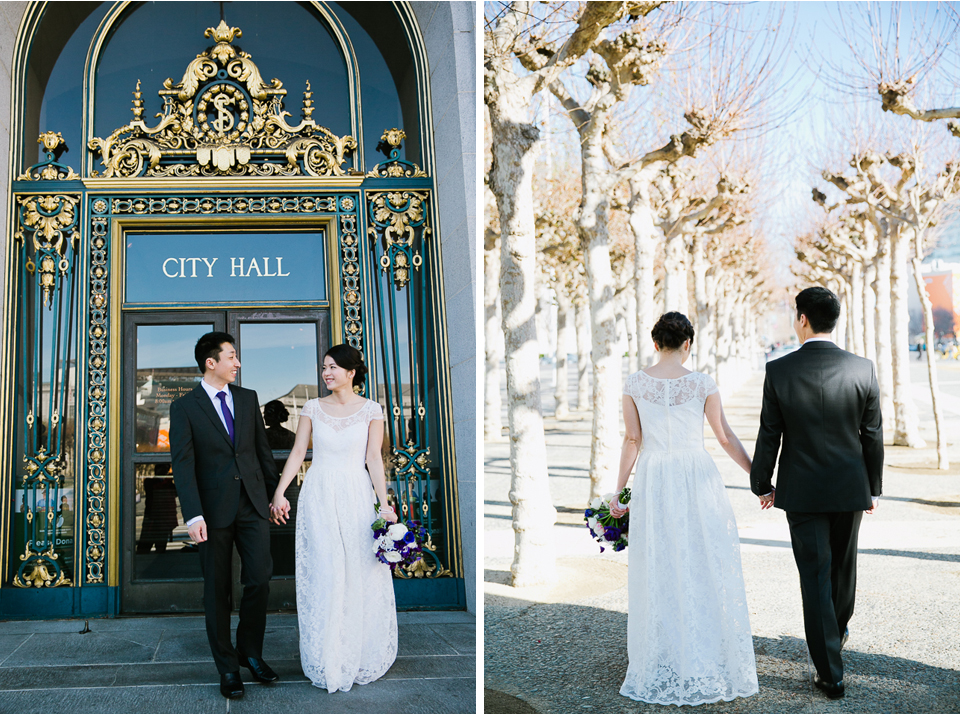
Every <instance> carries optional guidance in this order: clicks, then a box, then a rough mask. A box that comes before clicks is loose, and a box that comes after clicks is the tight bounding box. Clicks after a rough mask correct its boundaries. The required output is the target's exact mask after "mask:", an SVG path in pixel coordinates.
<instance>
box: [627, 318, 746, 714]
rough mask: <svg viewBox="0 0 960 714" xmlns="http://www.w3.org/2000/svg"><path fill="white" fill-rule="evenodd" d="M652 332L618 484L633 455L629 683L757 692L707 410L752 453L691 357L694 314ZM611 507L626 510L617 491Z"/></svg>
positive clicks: (671, 693) (735, 444)
mask: <svg viewBox="0 0 960 714" xmlns="http://www.w3.org/2000/svg"><path fill="white" fill-rule="evenodd" d="M652 335H653V341H654V345H655V347H656V350H657V352H658V353H659V356H660V358H659V361H658V362H657V364H655V365H654V366H652V367H650V368H648V369H647V370H644V371H640V372H636V373H635V374H632V375H630V376H629V377H628V378H627V381H626V384H625V386H624V398H623V419H624V422H625V424H626V436H625V438H624V442H623V449H622V451H621V456H620V478H619V480H618V482H617V492H618V493H619V492H620V491H622V490H623V488H624V486H626V484H627V479H628V478H629V476H630V471H631V470H632V469H633V465H634V462H636V464H637V468H636V476H635V477H634V481H633V490H632V497H631V500H630V503H629V506H628V508H629V511H630V546H629V551H630V553H629V559H628V566H629V571H628V594H629V614H628V619H627V623H628V624H627V653H628V657H629V664H628V667H627V675H626V679H625V680H624V682H623V686H622V687H621V688H620V693H621V694H622V695H624V696H627V697H630V698H631V699H637V700H639V701H642V702H649V703H651V704H677V705H683V704H704V703H708V702H716V701H719V700H721V699H722V700H724V701H730V700H731V699H734V698H736V697H747V696H750V695H752V694H756V693H757V691H758V684H757V669H756V661H755V659H754V654H753V639H752V637H751V634H750V620H749V615H748V613H747V603H746V593H745V590H744V585H743V574H742V571H741V569H740V540H739V537H738V535H737V524H736V521H735V520H734V515H733V509H732V508H731V506H730V501H729V499H728V498H727V494H726V491H725V489H724V485H723V481H722V480H721V478H720V472H719V471H718V470H717V467H716V464H714V462H713V459H712V458H711V457H710V455H709V454H708V453H707V452H706V451H705V450H704V447H703V417H704V414H706V417H707V421H708V422H709V423H710V427H711V428H712V429H713V433H714V434H715V435H716V437H717V440H718V441H719V442H720V445H721V446H722V447H723V450H724V451H726V452H727V454H728V455H729V456H730V458H732V459H733V460H734V461H735V462H736V463H737V464H738V465H739V466H740V467H741V468H743V470H744V471H746V472H747V473H749V472H750V457H749V456H748V455H747V453H746V451H744V448H743V446H742V445H741V444H740V441H739V439H737V437H736V435H735V434H734V433H733V431H732V430H731V429H730V426H729V424H727V420H726V417H725V416H724V414H723V407H722V406H721V404H720V395H719V393H718V392H717V385H716V383H715V382H714V381H713V379H711V378H710V377H709V376H708V375H706V374H702V373H700V372H691V371H690V370H687V369H685V368H684V367H683V363H684V362H685V361H686V360H687V358H688V357H689V356H690V346H691V344H692V343H693V326H692V325H691V324H690V321H689V320H688V319H687V318H686V317H685V316H684V315H682V314H680V313H679V312H668V313H667V314H665V315H663V316H662V317H661V318H660V320H659V321H658V322H657V324H656V325H655V326H654V328H653V332H652ZM641 443H642V445H643V450H642V452H641V451H640V446H641ZM638 453H639V459H638V458H637V455H638ZM610 511H611V514H612V515H614V516H616V517H620V516H622V515H623V514H624V513H626V510H625V509H622V508H620V507H619V504H618V503H617V502H615V503H613V504H611V509H610Z"/></svg>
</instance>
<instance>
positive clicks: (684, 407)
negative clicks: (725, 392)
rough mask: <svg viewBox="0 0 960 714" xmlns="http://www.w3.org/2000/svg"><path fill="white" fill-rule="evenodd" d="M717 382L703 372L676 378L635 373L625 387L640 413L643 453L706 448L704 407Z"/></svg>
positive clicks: (628, 378)
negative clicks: (704, 441)
mask: <svg viewBox="0 0 960 714" xmlns="http://www.w3.org/2000/svg"><path fill="white" fill-rule="evenodd" d="M716 391H717V383H716V382H714V381H713V379H712V378H711V377H710V376H709V375H706V374H703V373H702V372H690V374H685V375H684V376H682V377H677V378H676V379H658V378H657V377H651V376H650V375H649V374H647V373H646V372H643V371H641V372H634V373H633V374H631V375H630V376H629V377H627V381H626V383H625V384H624V387H623V393H624V394H626V395H628V396H630V397H633V402H634V404H636V405H637V412H638V413H639V414H640V427H641V429H642V430H643V442H642V443H643V450H644V451H645V452H646V451H675V450H685V449H702V448H703V405H704V402H706V400H707V397H709V396H710V395H711V394H713V393H714V392H716Z"/></svg>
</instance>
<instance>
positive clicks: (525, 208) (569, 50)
mask: <svg viewBox="0 0 960 714" xmlns="http://www.w3.org/2000/svg"><path fill="white" fill-rule="evenodd" d="M533 8H534V3H529V2H514V3H510V4H508V5H504V6H502V7H501V8H500V9H499V10H497V11H495V12H494V14H493V16H492V17H488V18H487V23H486V28H485V32H484V45H483V50H484V75H483V77H484V93H483V95H484V103H485V104H486V106H487V108H488V110H489V118H490V133H491V151H492V154H493V161H492V165H491V168H490V188H491V190H492V191H493V194H494V196H495V197H496V201H497V210H498V212H499V215H500V240H501V245H500V256H501V263H500V295H501V308H502V312H503V315H502V319H503V332H504V343H505V357H504V358H505V363H506V371H507V399H508V404H507V412H508V417H509V426H510V470H511V485H510V502H511V503H512V504H513V529H514V536H515V541H516V544H515V547H514V560H513V564H512V565H511V567H510V571H511V573H512V583H513V585H515V586H526V585H536V584H540V583H548V582H553V581H554V580H555V579H556V569H555V555H554V549H553V543H552V538H551V530H552V525H553V523H554V522H555V521H556V510H555V509H554V507H553V504H552V503H551V500H550V490H549V485H548V481H547V470H546V463H547V458H546V446H545V443H544V436H543V417H542V414H541V411H540V361H539V350H538V347H537V341H536V324H535V319H534V317H535V311H536V300H535V297H534V283H535V275H534V273H535V262H536V258H535V255H536V238H535V230H534V216H533V183H532V179H533V163H534V158H535V153H536V152H535V150H536V147H537V143H538V140H539V136H540V132H539V130H538V129H537V127H536V125H535V124H534V122H533V110H532V106H531V102H532V99H533V97H534V96H535V95H536V94H538V93H539V92H540V91H541V90H542V89H543V88H544V87H545V86H546V85H548V84H549V83H550V82H552V81H553V80H554V79H555V78H556V77H557V76H559V74H560V72H562V71H563V70H564V68H565V67H567V66H569V65H570V64H571V63H573V62H576V61H577V60H578V59H579V58H580V57H581V56H582V55H583V53H584V52H586V51H587V49H588V48H589V47H590V46H591V45H592V44H593V43H594V42H595V41H596V38H597V37H598V35H599V34H600V33H601V32H602V31H603V29H604V28H605V27H606V26H607V25H608V24H610V23H611V22H614V21H616V20H617V19H618V18H619V17H620V16H621V15H622V14H623V12H624V7H623V3H619V2H596V3H589V4H585V5H584V6H583V8H582V9H581V14H580V16H579V18H576V19H575V21H574V30H573V32H571V33H569V34H568V35H567V36H566V38H565V39H564V40H563V41H562V42H560V43H559V44H558V46H557V47H556V50H555V51H554V52H553V56H552V57H551V58H550V59H549V60H548V61H546V62H544V63H542V64H541V66H540V67H539V68H538V69H537V70H536V71H534V72H528V73H525V74H523V75H521V74H519V73H518V72H517V71H516V70H517V67H516V64H515V58H516V54H515V53H516V52H520V53H523V52H526V51H527V49H526V48H528V47H529V48H531V49H532V48H533V46H532V45H530V39H531V26H532V25H537V23H536V22H535V19H536V18H535V17H534V15H533V13H532V10H533ZM543 27H547V28H549V24H548V23H539V25H538V28H539V29H542V28H543Z"/></svg>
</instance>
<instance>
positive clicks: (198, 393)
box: [193, 384, 237, 446]
mask: <svg viewBox="0 0 960 714" xmlns="http://www.w3.org/2000/svg"><path fill="white" fill-rule="evenodd" d="M193 395H194V396H195V397H196V398H197V402H199V404H200V411H202V412H203V413H204V414H205V415H206V416H207V418H208V419H209V420H210V421H211V422H213V427H214V429H216V430H217V431H218V432H219V433H220V436H222V437H223V438H224V439H226V441H227V443H228V444H230V445H231V446H233V444H232V443H231V441H230V434H228V433H227V427H225V426H224V425H223V422H222V421H220V415H219V414H217V410H216V409H215V408H214V406H213V402H211V401H210V397H209V396H207V393H206V391H205V390H204V388H203V385H201V384H198V385H197V388H196V389H194V390H193ZM233 398H234V402H233V405H234V406H233V410H234V411H237V406H236V405H237V402H236V398H237V397H236V393H234V397H233ZM233 433H234V434H236V433H237V422H236V419H234V422H233Z"/></svg>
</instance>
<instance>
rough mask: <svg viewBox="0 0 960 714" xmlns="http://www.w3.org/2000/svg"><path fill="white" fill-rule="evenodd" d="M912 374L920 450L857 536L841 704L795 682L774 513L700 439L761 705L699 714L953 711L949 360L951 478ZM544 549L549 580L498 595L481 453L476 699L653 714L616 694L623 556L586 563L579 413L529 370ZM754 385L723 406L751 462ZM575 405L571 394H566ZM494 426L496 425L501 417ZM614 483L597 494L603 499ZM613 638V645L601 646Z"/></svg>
mask: <svg viewBox="0 0 960 714" xmlns="http://www.w3.org/2000/svg"><path fill="white" fill-rule="evenodd" d="M925 370H926V368H925V363H921V362H914V363H913V364H911V379H912V382H913V385H912V388H913V392H914V399H915V402H916V404H917V407H918V410H919V415H920V424H921V433H922V435H923V436H924V438H925V439H926V441H927V444H928V446H927V447H926V448H924V449H907V448H902V447H892V446H890V445H889V439H888V440H887V443H888V446H887V449H886V464H885V471H884V496H883V498H882V499H881V501H880V506H879V508H878V509H877V512H876V513H875V514H874V515H872V516H865V517H864V523H863V526H862V528H861V532H860V543H859V547H860V551H859V552H860V557H859V559H858V563H859V567H858V587H857V605H856V608H857V609H856V613H855V615H854V617H853V620H852V621H851V624H850V630H851V637H850V641H849V642H848V643H847V646H846V648H845V650H844V663H845V667H846V674H845V684H846V687H847V692H846V697H845V698H844V699H840V700H837V701H830V700H828V699H827V698H826V697H825V696H824V695H823V694H821V693H820V692H819V691H818V690H815V689H814V688H813V687H812V685H811V684H810V682H809V677H810V674H811V670H810V669H809V667H808V665H807V658H806V644H805V641H804V633H803V617H802V612H801V605H800V589H799V579H798V576H797V571H796V565H795V563H794V560H793V553H792V550H791V547H790V538H789V531H788V528H787V524H786V519H785V517H784V515H783V512H782V511H779V510H777V509H770V510H767V511H761V510H760V508H759V505H758V502H757V499H756V497H754V496H753V495H752V494H751V492H750V488H749V478H748V477H747V475H746V474H745V473H744V472H743V471H742V470H740V469H739V467H737V466H736V465H735V464H734V463H733V462H732V461H731V460H730V459H729V457H727V456H726V455H725V454H724V453H723V451H722V449H721V448H720V447H719V445H718V444H717V443H716V441H715V439H714V438H713V435H712V433H711V432H710V430H709V427H707V428H706V435H707V440H706V444H707V449H708V451H709V452H710V453H711V454H712V455H713V457H714V459H715V460H716V462H717V465H718V466H719V468H720V471H721V474H722V476H723V479H724V483H725V484H726V487H727V494H728V495H729V497H730V501H731V503H732V505H733V508H734V511H735V513H736V517H737V522H738V526H739V532H740V541H741V554H742V563H743V571H744V580H745V583H746V590H747V602H748V606H749V608H750V621H751V629H752V632H753V636H754V648H755V652H756V657H757V670H758V676H759V681H760V693H759V694H757V695H754V696H752V697H749V698H745V699H736V700H734V701H733V702H718V703H716V704H707V705H701V706H700V707H698V711H706V712H712V711H717V712H751V713H760V712H762V713H770V714H772V713H780V712H791V713H793V712H798V713H803V714H814V713H817V714H819V713H821V712H856V713H860V712H891V713H896V714H947V713H948V712H949V713H950V714H957V712H960V617H958V604H960V363H958V362H955V361H944V362H940V363H938V377H939V380H940V382H941V385H942V386H943V388H944V392H945V395H946V397H947V398H946V399H945V401H946V402H947V403H946V404H945V405H944V407H945V408H944V415H945V419H946V424H947V433H948V435H949V437H948V439H949V442H950V447H949V454H950V459H951V467H950V469H949V470H948V471H939V470H937V468H936V467H937V462H936V452H935V448H934V447H935V444H936V438H935V432H934V423H933V414H932V410H931V408H930V401H929V396H928V393H927V392H926V390H928V387H927V383H926V379H927V377H926V371H925ZM543 383H544V384H545V385H547V386H546V388H545V389H544V395H545V396H544V412H545V430H546V439H547V459H548V470H549V474H550V492H551V497H552V500H553V503H554V505H555V506H556V507H557V511H558V522H557V524H556V525H555V526H554V527H553V540H554V542H555V543H556V553H557V555H558V559H557V564H558V571H559V572H560V581H559V582H558V583H557V584H556V585H555V586H552V587H547V586H544V587H539V588H523V589H518V588H513V587H511V586H510V585H509V577H510V574H509V570H510V563H511V561H512V551H513V531H512V530H511V506H510V503H509V498H508V496H507V494H508V491H509V484H510V465H509V445H508V443H507V442H506V441H505V440H504V441H500V442H487V443H486V444H485V449H484V461H485V467H484V530H485V533H484V544H485V550H484V554H485V560H484V581H485V582H484V651H485V658H484V689H485V702H486V704H485V711H486V712H487V714H536V713H539V714H568V713H571V712H580V711H599V712H605V713H606V712H612V713H619V712H654V711H664V708H663V707H660V706H657V705H648V704H643V703H641V702H635V701H633V700H630V699H627V698H625V697H622V696H621V695H620V694H619V689H620V684H621V683H622V681H623V677H624V674H625V672H626V666H627V661H626V658H627V653H626V634H625V633H626V625H627V589H626V567H627V551H624V552H623V553H611V552H610V551H609V549H608V550H607V551H606V552H604V553H603V554H600V553H599V552H598V547H597V546H596V544H595V543H594V542H593V541H592V540H591V539H590V538H589V536H588V534H587V531H586V529H585V528H584V526H583V522H582V514H583V509H584V508H585V505H586V501H587V497H588V493H589V478H588V474H587V467H588V465H589V459H590V412H588V411H578V412H574V413H573V414H572V415H571V416H570V417H569V418H568V419H565V420H558V419H556V418H555V417H554V416H553V415H552V409H553V397H552V394H551V389H550V387H549V385H550V384H552V375H551V374H550V373H549V371H547V370H546V369H545V370H544V372H543ZM761 388H762V373H757V374H755V375H753V376H752V377H751V378H749V379H748V380H747V381H746V382H745V383H744V384H743V385H742V386H741V387H740V388H739V389H737V390H736V391H735V392H733V393H732V394H727V395H725V396H724V409H725V411H726V414H727V418H728V420H729V422H730V424H731V426H732V427H733V429H734V431H735V432H736V434H737V435H738V436H739V437H740V439H741V441H742V442H743V443H744V446H745V447H746V448H747V450H748V452H749V453H752V452H753V447H754V441H753V440H754V439H755V437H756V432H757V426H758V424H759V411H760V401H761ZM571 395H575V390H572V391H571ZM504 423H506V419H504ZM613 486H614V484H610V485H609V490H613ZM618 632H619V633H623V636H622V637H617V636H611V633H618Z"/></svg>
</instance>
